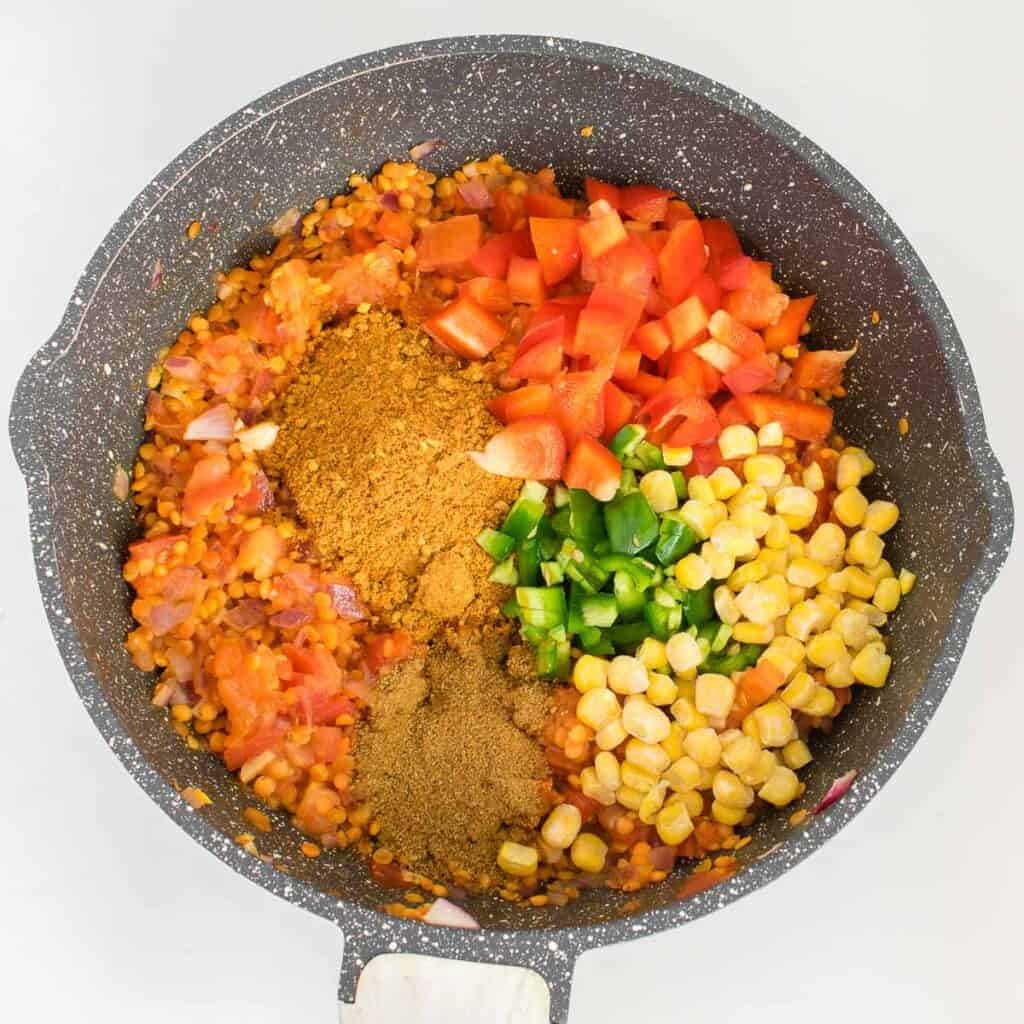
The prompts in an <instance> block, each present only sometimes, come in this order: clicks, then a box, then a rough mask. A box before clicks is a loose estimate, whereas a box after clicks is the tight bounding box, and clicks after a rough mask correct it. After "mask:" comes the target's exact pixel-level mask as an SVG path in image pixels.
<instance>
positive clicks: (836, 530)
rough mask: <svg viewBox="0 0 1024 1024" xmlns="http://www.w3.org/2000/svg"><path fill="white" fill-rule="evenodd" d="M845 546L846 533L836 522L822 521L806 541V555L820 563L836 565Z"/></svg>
mask: <svg viewBox="0 0 1024 1024" xmlns="http://www.w3.org/2000/svg"><path fill="white" fill-rule="evenodd" d="M845 547H846V534H845V533H843V528H842V527H841V526H839V525H838V524H836V523H822V524H821V526H819V527H818V528H817V529H816V530H815V531H814V534H813V535H812V536H811V539H810V540H809V541H808V542H807V551H806V554H807V557H808V558H813V559H814V560H815V561H816V562H821V563H822V565H830V566H831V565H837V564H838V563H839V562H840V561H841V559H842V557H843V550H844V549H845Z"/></svg>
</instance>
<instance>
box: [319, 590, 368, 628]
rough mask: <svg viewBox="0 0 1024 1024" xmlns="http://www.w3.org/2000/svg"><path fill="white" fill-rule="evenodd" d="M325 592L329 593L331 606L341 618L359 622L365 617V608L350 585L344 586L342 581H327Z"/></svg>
mask: <svg viewBox="0 0 1024 1024" xmlns="http://www.w3.org/2000/svg"><path fill="white" fill-rule="evenodd" d="M327 593H329V594H330V595H331V606H332V607H333V608H334V610H335V611H336V612H337V613H338V614H339V615H340V616H341V617H342V618H343V619H345V620H347V621H348V622H359V621H360V620H361V619H364V618H366V609H364V608H363V606H362V603H361V602H360V600H359V596H358V595H357V594H356V592H355V591H354V590H353V589H352V588H351V587H346V586H345V585H344V584H343V583H329V584H328V585H327Z"/></svg>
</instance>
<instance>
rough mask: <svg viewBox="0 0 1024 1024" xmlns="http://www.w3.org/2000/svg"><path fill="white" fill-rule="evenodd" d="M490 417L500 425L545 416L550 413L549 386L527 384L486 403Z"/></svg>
mask: <svg viewBox="0 0 1024 1024" xmlns="http://www.w3.org/2000/svg"><path fill="white" fill-rule="evenodd" d="M487 408H488V409H489V410H490V412H491V415H492V416H494V417H495V418H496V419H499V420H501V422H502V423H514V422H515V421H516V420H521V419H525V418H526V417H527V416H547V415H548V414H549V413H550V412H551V385H550V384H527V385H526V386H525V387H522V388H517V389H516V390H515V391H510V392H509V393H508V394H506V395H500V396H499V397H498V398H492V399H491V400H490V401H489V402H488V403H487Z"/></svg>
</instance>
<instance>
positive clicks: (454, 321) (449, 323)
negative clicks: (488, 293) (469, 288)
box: [423, 295, 505, 359]
mask: <svg viewBox="0 0 1024 1024" xmlns="http://www.w3.org/2000/svg"><path fill="white" fill-rule="evenodd" d="M423 329H424V330H425V331H426V332H427V334H429V335H430V336H431V337H432V338H433V339H434V340H435V341H436V342H437V343H438V344H439V345H441V346H443V347H444V348H446V349H448V350H449V351H451V352H454V353H455V354H456V355H459V356H463V357H464V358H466V359H483V358H484V356H486V355H488V354H489V353H490V352H492V351H493V350H494V349H495V348H497V347H498V345H500V344H501V342H502V341H504V339H505V325H504V324H503V323H502V322H501V321H500V320H499V319H498V318H497V317H496V316H494V314H493V313H488V312H487V310H486V309H484V307H483V306H481V305H480V303H479V302H477V301H476V300H475V299H472V298H470V297H469V296H468V295H462V296H460V297H459V298H457V299H456V300H455V301H454V302H450V303H449V304H448V305H447V306H445V307H444V309H442V310H440V312H438V313H435V314H434V316H432V317H431V318H430V319H429V320H427V321H426V323H424V325H423Z"/></svg>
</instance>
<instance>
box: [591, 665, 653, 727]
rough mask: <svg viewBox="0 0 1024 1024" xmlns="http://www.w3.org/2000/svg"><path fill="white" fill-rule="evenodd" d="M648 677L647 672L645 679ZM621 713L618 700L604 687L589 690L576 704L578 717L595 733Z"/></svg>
mask: <svg viewBox="0 0 1024 1024" xmlns="http://www.w3.org/2000/svg"><path fill="white" fill-rule="evenodd" d="M646 675H647V673H646V671H645V672H644V676H645V678H646ZM621 713H622V709H621V708H620V707H619V700H618V698H617V697H616V696H615V694H614V693H612V691H611V690H609V689H607V688H605V687H603V686H602V687H600V688H598V689H596V690H588V691H587V692H586V693H585V694H583V695H582V696H581V697H580V699H579V701H577V703H576V717H577V718H578V719H579V720H580V721H581V722H582V723H583V724H584V725H589V726H590V728H591V729H593V730H594V731H595V732H597V731H598V730H599V729H602V728H603V727H604V726H606V725H607V724H608V723H609V722H612V721H614V720H615V719H616V718H618V717H619V715H620V714H621Z"/></svg>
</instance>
